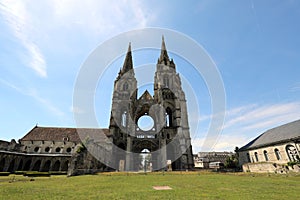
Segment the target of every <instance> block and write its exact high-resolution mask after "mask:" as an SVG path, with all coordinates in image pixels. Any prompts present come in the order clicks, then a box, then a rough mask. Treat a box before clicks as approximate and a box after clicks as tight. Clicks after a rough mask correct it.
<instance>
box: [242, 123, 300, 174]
mask: <svg viewBox="0 0 300 200" xmlns="http://www.w3.org/2000/svg"><path fill="white" fill-rule="evenodd" d="M238 155H239V164H240V166H242V168H243V171H250V172H276V173H286V172H288V171H296V172H299V171H300V170H299V165H294V166H287V163H289V162H297V161H298V162H299V161H300V120H298V121H294V122H291V123H288V124H285V125H282V126H279V127H276V128H273V129H270V130H268V131H266V132H264V133H263V134H261V135H260V136H258V137H257V138H255V139H254V140H252V141H251V142H249V143H248V144H247V145H245V146H243V147H241V148H240V149H239V151H238Z"/></svg>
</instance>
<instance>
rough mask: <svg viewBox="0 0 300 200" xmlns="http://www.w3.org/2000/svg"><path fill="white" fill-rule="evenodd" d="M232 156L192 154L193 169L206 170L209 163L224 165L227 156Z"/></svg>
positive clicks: (230, 153)
mask: <svg viewBox="0 0 300 200" xmlns="http://www.w3.org/2000/svg"><path fill="white" fill-rule="evenodd" d="M232 155H234V153H232V152H226V151H224V152H199V153H198V154H194V164H195V168H198V169H208V168H209V163H212V162H220V163H225V161H226V159H227V158H228V157H229V156H232Z"/></svg>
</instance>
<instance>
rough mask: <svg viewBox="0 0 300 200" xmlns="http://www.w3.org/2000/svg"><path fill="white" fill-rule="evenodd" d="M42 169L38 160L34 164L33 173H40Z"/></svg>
mask: <svg viewBox="0 0 300 200" xmlns="http://www.w3.org/2000/svg"><path fill="white" fill-rule="evenodd" d="M40 168H41V160H38V161H36V162H35V163H34V165H33V168H32V171H40Z"/></svg>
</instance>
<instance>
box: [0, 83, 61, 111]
mask: <svg viewBox="0 0 300 200" xmlns="http://www.w3.org/2000/svg"><path fill="white" fill-rule="evenodd" d="M0 83H2V84H4V85H6V86H8V87H10V88H12V89H14V90H16V91H17V92H19V93H20V94H22V95H25V96H30V97H32V98H33V99H34V100H35V101H37V102H39V103H40V104H41V105H43V106H44V107H45V108H46V109H47V110H49V111H50V112H51V113H53V114H54V115H56V116H64V112H62V111H61V110H60V109H58V108H57V107H55V106H54V105H53V104H52V103H51V102H50V101H49V100H47V99H45V98H42V97H41V96H40V95H39V94H38V93H37V91H36V90H34V89H30V90H26V89H24V88H20V87H18V86H16V85H14V84H12V83H10V82H8V81H6V80H3V79H0Z"/></svg>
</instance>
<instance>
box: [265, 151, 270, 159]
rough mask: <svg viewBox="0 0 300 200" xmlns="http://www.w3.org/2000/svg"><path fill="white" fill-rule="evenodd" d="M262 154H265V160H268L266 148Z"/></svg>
mask: <svg viewBox="0 0 300 200" xmlns="http://www.w3.org/2000/svg"><path fill="white" fill-rule="evenodd" d="M264 156H265V160H266V161H269V157H268V152H267V151H266V150H264Z"/></svg>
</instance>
